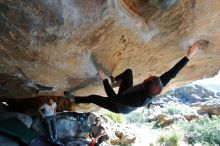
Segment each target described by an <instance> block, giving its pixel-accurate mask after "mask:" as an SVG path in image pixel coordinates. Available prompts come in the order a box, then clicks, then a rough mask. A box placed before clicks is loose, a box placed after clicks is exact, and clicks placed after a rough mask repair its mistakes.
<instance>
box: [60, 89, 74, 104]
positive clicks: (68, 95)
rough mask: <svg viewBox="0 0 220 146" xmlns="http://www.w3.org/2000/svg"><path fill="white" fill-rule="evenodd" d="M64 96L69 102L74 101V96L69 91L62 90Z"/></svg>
mask: <svg viewBox="0 0 220 146" xmlns="http://www.w3.org/2000/svg"><path fill="white" fill-rule="evenodd" d="M63 94H64V96H65V97H67V98H68V99H69V100H70V101H71V102H75V96H74V95H73V94H71V93H70V92H69V91H64V92H63Z"/></svg>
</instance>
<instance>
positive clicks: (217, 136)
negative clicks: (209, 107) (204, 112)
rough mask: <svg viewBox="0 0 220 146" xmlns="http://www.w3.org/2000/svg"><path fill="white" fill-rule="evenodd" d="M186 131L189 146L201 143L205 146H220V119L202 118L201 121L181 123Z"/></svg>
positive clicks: (215, 117)
mask: <svg viewBox="0 0 220 146" xmlns="http://www.w3.org/2000/svg"><path fill="white" fill-rule="evenodd" d="M179 125H180V126H182V129H183V130H184V133H185V137H186V139H187V141H188V143H189V144H195V143H201V144H203V145H217V144H220V117H217V116H213V118H212V119H210V118H208V117H207V116H204V117H200V119H199V120H194V121H191V122H190V123H189V122H181V123H180V124H179Z"/></svg>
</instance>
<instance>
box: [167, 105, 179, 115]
mask: <svg viewBox="0 0 220 146" xmlns="http://www.w3.org/2000/svg"><path fill="white" fill-rule="evenodd" d="M163 113H165V114H168V115H175V114H179V113H181V110H180V109H178V108H177V107H168V108H166V109H165V111H163Z"/></svg>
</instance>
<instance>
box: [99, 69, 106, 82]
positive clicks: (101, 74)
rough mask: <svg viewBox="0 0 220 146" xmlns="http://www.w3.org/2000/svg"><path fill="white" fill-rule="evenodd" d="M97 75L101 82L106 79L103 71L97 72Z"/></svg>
mask: <svg viewBox="0 0 220 146" xmlns="http://www.w3.org/2000/svg"><path fill="white" fill-rule="evenodd" d="M98 74H99V78H100V79H101V80H105V79H107V78H106V75H105V73H104V72H103V71H101V70H100V71H98Z"/></svg>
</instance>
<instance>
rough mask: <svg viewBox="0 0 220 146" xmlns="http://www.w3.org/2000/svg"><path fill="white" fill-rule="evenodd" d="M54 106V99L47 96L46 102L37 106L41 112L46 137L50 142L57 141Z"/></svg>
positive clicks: (55, 105)
mask: <svg viewBox="0 0 220 146" xmlns="http://www.w3.org/2000/svg"><path fill="white" fill-rule="evenodd" d="M56 107H57V104H56V102H55V101H54V99H53V98H49V99H48V101H47V103H44V104H43V105H42V106H41V107H40V108H39V113H40V114H41V116H42V118H43V120H44V123H45V126H46V129H47V133H48V137H49V139H50V140H51V141H52V142H57V129H56Z"/></svg>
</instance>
